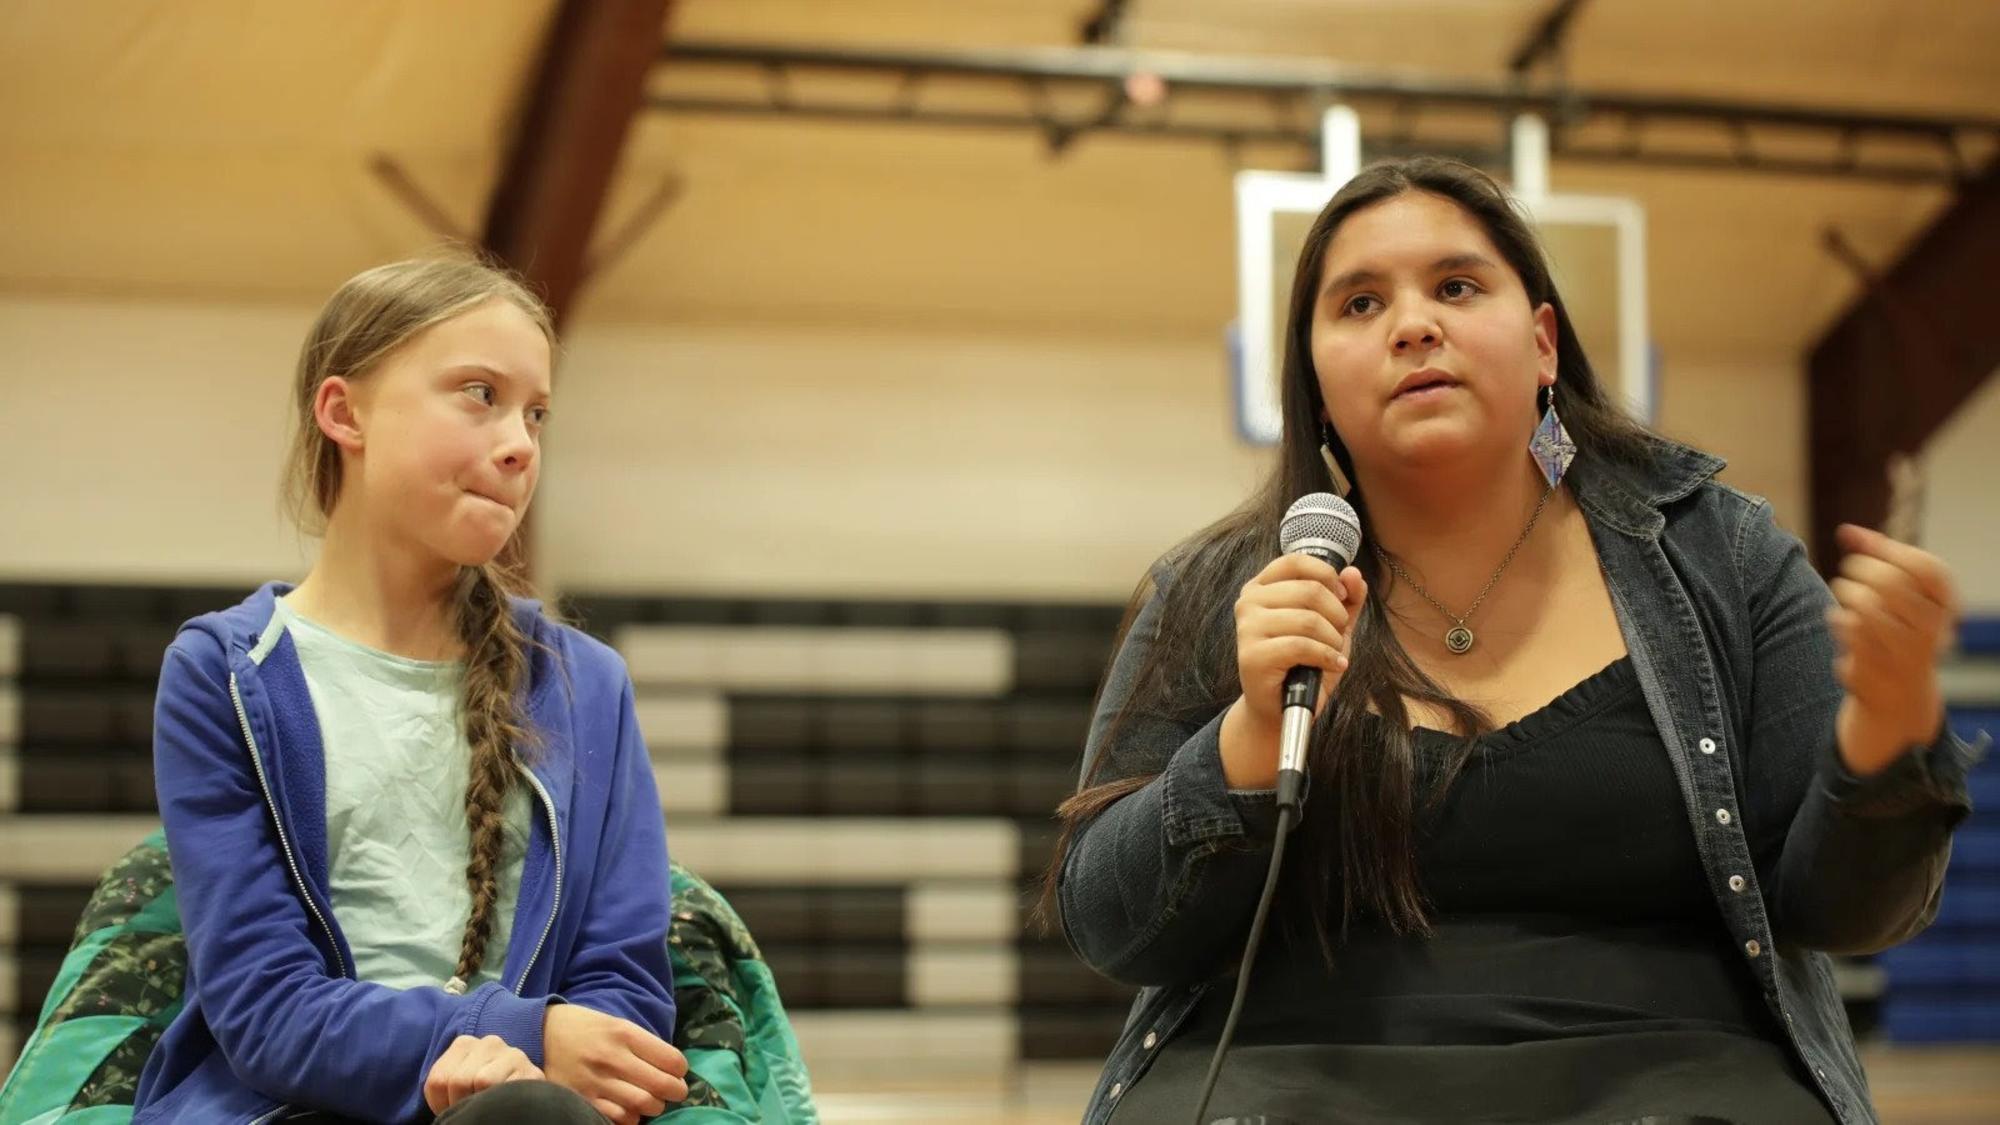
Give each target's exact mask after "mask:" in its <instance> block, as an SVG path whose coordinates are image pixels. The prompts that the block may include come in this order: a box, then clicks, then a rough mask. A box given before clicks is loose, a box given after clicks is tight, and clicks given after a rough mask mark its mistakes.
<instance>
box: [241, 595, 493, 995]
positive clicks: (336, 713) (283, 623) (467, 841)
mask: <svg viewBox="0 0 2000 1125" xmlns="http://www.w3.org/2000/svg"><path fill="white" fill-rule="evenodd" d="M270 627H271V628H272V629H278V628H283V629H285V630H286V631H288V632H289V633H290V634H291V638H292V644H293V646H294V647H295V648H296V649H297V650H298V654H299V664H300V666H301V668H303V669H304V671H305V678H306V687H307V688H308V689H309V690H310V692H311V695H312V701H313V711H314V712H315V713H316V715H317V716H318V718H319V729H320V741H321V744H322V746H323V747H324V750H325V756H326V842H327V860H328V866H329V868H330V874H331V877H332V883H333V913H334V916H335V917H336V918H338V919H339V921H340V928H341V930H342V931H343V932H344V933H345V934H346V936H347V941H348V944H349V946H351V947H352V949H353V951H354V972H355V975H356V976H357V977H358V978H360V979H361V980H365V981H373V982H375V983H377V984H384V985H388V986H389V987H391V988H398V989H402V988H416V987H419V986H422V985H433V986H439V987H441V986H443V985H444V984H445V983H446V982H447V981H449V980H450V979H451V977H452V970H453V969H454V968H456V967H457V964H458V947H459V941H460V938H461V937H462V936H463V934H464V932H465V920H466V917H467V916H468V915H469V914H470V913H471V910H472V895H471V892H470V891H469V890H468V889H467V888H466V885H465V864H466V859H467V853H468V852H469V851H470V848H471V837H470V834H469V833H468V831H467V830H466V827H465V785H466V780H467V773H468V769H469V765H470V761H471V756H472V749H471V746H470V745H469V744H468V743H467V742H466V740H465V732H464V729H463V728H462V727H461V725H460V724H459V721H458V692H459V679H460V677H461V675H462V674H463V665H461V664H459V663H457V662H451V661H427V660H411V659H408V658H406V657H401V656H396V655H393V654H391V653H387V652H383V651H381V650H379V649H373V648H369V647H367V646H365V645H359V644H356V643H354V642H353V641H349V640H347V639H345V638H343V637H340V636H338V635H336V634H334V633H332V632H330V631H328V630H327V629H326V628H325V627H324V626H322V625H318V624H316V623H314V622H312V621H309V620H307V619H306V618H304V617H301V616H299V614H298V613H297V612H296V611H295V610H293V609H292V607H291V606H290V605H288V604H287V603H286V600H285V599H284V598H279V599H278V601H277V612H276V613H275V614H274V615H273V616H272V619H271V626H270ZM529 802H530V797H529V795H528V792H527V786H526V783H525V781H522V782H520V783H519V784H516V785H514V786H512V787H511V788H510V789H509V790H508V795H507V800H506V804H505V806H504V808H503V812H504V819H505V820H506V844H505V847H504V848H503V850H502V853H501V863H500V872H499V891H500V897H499V901H498V903H497V904H496V909H495V911H494V916H493V932H492V937H491V938H490V939H489V940H488V942H487V945H486V960H485V962H484V963H483V964H482V965H481V966H480V970H479V973H478V974H477V975H476V976H475V977H474V978H473V979H472V980H470V981H468V982H466V983H467V988H468V990H469V989H471V988H475V987H477V986H479V985H480V984H482V983H484V982H486V981H490V980H498V979H499V978H500V969H501V967H502V965H504V964H505V961H506V956H507V941H508V938H509V936H510V934H511V933H512V931H513V928H514V907H515V904H516V902H517V901H519V896H520V890H521V867H522V863H523V861H524V859H525V858H526V856H527V845H528V825H529V817H530V816H531V815H532V810H531V809H530V808H529Z"/></svg>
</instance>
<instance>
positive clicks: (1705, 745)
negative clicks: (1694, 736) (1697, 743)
mask: <svg viewBox="0 0 2000 1125" xmlns="http://www.w3.org/2000/svg"><path fill="white" fill-rule="evenodd" d="M1701 752H1702V753H1704V754H1713V753H1715V740H1714V739H1713V738H1704V739H1702V740H1701Z"/></svg>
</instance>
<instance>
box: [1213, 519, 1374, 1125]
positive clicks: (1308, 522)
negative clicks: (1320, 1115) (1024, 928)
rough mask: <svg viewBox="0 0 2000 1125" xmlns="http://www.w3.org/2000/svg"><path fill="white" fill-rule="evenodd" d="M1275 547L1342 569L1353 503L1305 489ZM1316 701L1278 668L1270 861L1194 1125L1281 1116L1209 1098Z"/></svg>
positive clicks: (1308, 671) (1232, 1034)
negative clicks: (1241, 1111)
mask: <svg viewBox="0 0 2000 1125" xmlns="http://www.w3.org/2000/svg"><path fill="white" fill-rule="evenodd" d="M1278 546H1279V547H1280V548H1282V549H1283V551H1284V553H1285V554H1288V555H1290V554H1305V555H1311V556H1312V557H1314V558H1316V559H1318V560H1320V561H1321V562H1323V563H1326V564H1327V565H1328V566H1331V567H1332V568H1333V569H1335V570H1343V569H1345V568H1346V567H1347V565H1348V564H1349V563H1351V562H1353V561H1354V556H1355V554H1356V553H1357V552H1359V551H1360V550H1361V517H1359V516H1357V515H1355V514H1354V505H1352V504H1349V503H1348V502H1347V501H1345V500H1342V499H1341V498H1340V497H1338V496H1335V495H1334V494H1333V493H1331V492H1313V493H1308V494H1307V495H1304V496H1301V497H1299V498H1298V499H1297V500H1294V501H1293V502H1292V506H1291V507H1290V508H1289V509H1287V510H1286V512H1285V519H1284V522H1282V523H1280V524H1279V525H1278ZM1317 702H1319V669H1317V668H1311V667H1306V666H1303V665H1301V666H1300V667H1297V668H1294V669H1292V670H1291V671H1289V672H1287V673H1285V694H1284V714H1283V718H1282V720H1281V721H1280V723H1279V725H1278V828H1277V831H1276V832H1275V833H1274V834H1273V836H1272V840H1271V861H1270V863H1269V864H1268V865H1266V867H1265V868H1264V890H1263V893H1262V894H1260V895H1259V896H1258V898H1257V912H1256V913H1255V914H1253V915H1251V917H1250V934H1249V937H1248V938H1247V939H1246V940H1245V941H1244V943H1243V960H1242V961H1241V962H1239V963H1238V964H1237V967H1236V995H1235V996H1234V997H1232V998H1231V999H1230V1001H1229V1015H1228V1017H1227V1018H1226V1019H1224V1020H1223V1021H1222V1037H1221V1038H1220V1039H1218V1040H1216V1043H1215V1054H1214V1055H1212V1056H1210V1058H1209V1060H1208V1074H1207V1076H1206V1077H1204V1078H1203V1079H1202V1080H1201V1095H1200V1098H1199V1100H1197V1101H1196V1102H1195V1104H1194V1120H1195V1125H1227V1123H1233V1122H1243V1123H1251V1122H1258V1123H1261V1122H1272V1123H1273V1125H1276V1123H1277V1122H1279V1121H1281V1120H1282V1119H1280V1118H1273V1117H1261V1116H1251V1117H1240V1116H1239V1117H1228V1118H1224V1119H1223V1120H1222V1121H1218V1122H1210V1121H1209V1120H1208V1100H1209V1097H1210V1096H1211V1095H1213V1094H1214V1093H1215V1080H1216V1079H1217V1078H1219V1077H1221V1075H1222V1062H1223V1060H1224V1059H1226V1058H1228V1057H1229V1044H1230V1043H1231V1041H1233V1040H1234V1039H1235V1038H1236V1021H1237V1020H1239V1019H1241V1018H1242V1016H1243V999H1244V997H1246V996H1248V995H1249V994H1250V969H1251V966H1253V965H1255V964H1256V963H1257V947H1258V946H1259V945H1260V944H1262V942H1263V940H1264V923H1265V921H1266V920H1268V919H1269V918H1270V916H1271V899H1272V897H1273V896H1274V895H1276V893H1277V890H1278V872H1279V871H1280V870H1282V869H1283V868H1284V864H1285V837H1286V836H1287V835H1289V834H1290V833H1291V831H1292V828H1293V827H1294V826H1295V825H1297V824H1298V822H1299V811H1300V810H1299V803H1300V802H1301V801H1302V800H1303V799H1304V797H1305V788H1306V735H1307V734H1308V733H1309V732H1310V731H1311V730H1312V719H1313V704H1315V703H1317Z"/></svg>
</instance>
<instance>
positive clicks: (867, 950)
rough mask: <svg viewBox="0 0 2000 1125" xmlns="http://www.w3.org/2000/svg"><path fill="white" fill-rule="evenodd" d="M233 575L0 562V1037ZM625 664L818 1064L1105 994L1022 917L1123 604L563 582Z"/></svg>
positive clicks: (993, 1033)
mask: <svg viewBox="0 0 2000 1125" xmlns="http://www.w3.org/2000/svg"><path fill="white" fill-rule="evenodd" d="M241 596H242V591H237V590H217V589H193V588H186V589H176V588H121V587H84V586H29V585H12V586H9V585H4V584H0V1017H4V1019H5V1021H6V1023H5V1030H0V1059H4V1060H5V1061H6V1062H7V1063H11V1060H12V1059H13V1057H14V1054H15V1052H16V1050H17V1048H18V1043H19V1040H20V1038H21V1037H22V1036H24V1035H25V1034H26V1033H27V1031H28V1029H29V1028H31V1027H32V1025H33V1022H34V1018H35V1014H36V1013H37V1011H38V1010H39V1007H40V1004H41V1000H42V997H43V996H44V995H45V994H46V992H47V990H48V987H49V984H50V982H51V981H52V980H53V979H54V976H55V972H56V968H57V965H58V963H59V962H60V960H61V957H62V953H63V951H64V950H65V949H66V948H67V946H68V944H69V942H70V940H71V938H72V936H73V934H72V929H73V927H74V925H75V921H76V918H77V916H78V914H79V912H80V910H81V908H82V905H83V902H84V900H85V898H86V897H87V895H88V893H89V889H90V887H91V885H92V884H93V883H94V881H95V879H96V878H97V876H98V874H99V873H100V872H101V871H102V870H103V868H104V867H105V866H107V865H108V864H109V863H110V862H111V860H112V859H114V858H115V857H116V856H117V855H118V854H120V853H121V852H122V851H123V850H124V849H125V848H126V847H128V846H130V844H132V843H133V842H135V841H137V840H138V839H139V838H140V837H141V836H143V835H144V834H145V833H146V832H148V831H150V830H151V828H152V827H153V826H154V824H155V823H156V814H155V807H154V799H153V790H152V778H151V768H150V767H151V758H150V753H151V748H150V739H151V726H152V695H153V689H154V683H155V680H156V678H157V676H158V673H159V663H160V655H161V652H162V651H163V650H164V648H165V646H166V644H167V643H168V641H169V640H170V639H171V637H172V634H173V631H174V629H175V627H176V626H177V625H178V624H179V623H180V622H181V621H183V620H185V619H187V618H188V617H191V616H194V615H195V614H198V613H201V612H205V611H207V610H210V609H214V608H219V607H222V606H226V605H229V604H232V603H233V602H235V601H236V600H238V599H239V598H240V597H241ZM566 605H567V610H568V612H569V613H570V615H571V616H572V618H573V619H574V620H576V621H577V623H578V624H580V625H582V626H584V627H586V628H588V629H589V630H590V631H592V632H593V633H595V634H597V635H599V636H601V637H603V638H605V639H606V640H608V641H610V642H611V643H613V644H614V645H616V646H617V647H618V648H619V650H620V651H621V652H622V653H623V654H624V656H625V657H626V660H627V663H628V665H629V666H630V668H631V671H632V675H633V680H634V682H635V684H636V685H637V689H638V697H637V699H638V715H639V722H640V727H641V730H642V732H643V733H644V735H645V737H646V741H647V745H648V747H649V749H650V750H651V752H652V754H653V756H654V760H655V764H656V771H657V776H658V778H659V782H660V790H661V794H662V803H663V804H664V806H665V809H666V815H667V818H668V825H669V842H670V844H671V846H672V848H673V849H674V854H675V857H676V858H678V859H680V860H682V861H683V862H685V863H687V864H688V865H689V866H691V867H692V868H694V869H695V870H696V871H699V872H701V873H702V874H703V875H704V876H706V877H707V878H708V879H709V880H711V881H712V882H714V883H715V884H716V885H717V886H718V888H720V889H721V890H722V891H723V893H724V894H726V895H727V896H729V898H730V899H731V901H732V902H733V903H734V904H735V905H736V906H737V908H738V909H739V911H740V912H741V913H742V914H743V916H744V918H745V920H746V921H747V922H748V923H749V925H750V927H751V930H752V932H753V933H755V934H756V935H757V937H758V940H759V942H760V943H761V944H762V946H763V948H764V951H765V953H766V955H767V956H768V958H769V960H770V962H771V965H772V969H773V972H774V973H775V974H776V976H777V978H778V981H779V983H780V986H781V988H782V989H783V992H784V995H785V999H786V1003H787V1005H788V1006H789V1007H790V1009H791V1011H792V1012H793V1015H794V1017H795V1022H796V1024H797V1027H798V1032H799V1036H800V1039H801V1042H802V1044H803V1045H804V1047H805V1050H806V1052H807V1055H808V1058H809V1059H810V1060H811V1061H812V1062H813V1063H814V1065H816V1066H819V1067H822V1068H829V1069H835V1070H839V1071H841V1072H843V1073H848V1074H857V1073H865V1072H866V1071H867V1070H869V1069H870V1068H878V1069H879V1068H882V1067H885V1066H888V1067H894V1066H898V1065H904V1066H907V1065H908V1064H910V1063H911V1062H913V1061H922V1062H923V1063H924V1064H925V1066H926V1069H927V1071H928V1072H929V1073H933V1074H936V1073H950V1072H962V1073H965V1074H967V1075H968V1076H974V1075H996V1076H997V1075H1004V1074H1005V1073H1006V1072H1007V1071H1008V1069H1009V1068H1011V1067H1013V1066H1014V1065H1015V1064H1016V1063H1017V1062H1019V1061H1021V1060H1023V1059H1028V1058H1089V1057H1092V1056H1098V1055H1102V1054H1103V1053H1104V1052H1105V1051H1107V1050H1108V1049H1109V1046H1110V1043H1111V1040H1112V1039H1113V1037H1114V1036H1115V1034H1116V1032H1117V1029H1118V1027H1119V1025H1120V1023H1121V1021H1122V1018H1123V1014H1124V1009H1125V1006H1126V1004H1127V1002H1128V1000H1129V992H1127V990H1124V989H1122V988H1120V987H1118V986H1116V985H1113V984H1110V983H1109V982H1106V981H1103V980H1102V979H1100V978H1098V977H1096V976H1094V975H1093V974H1092V973H1090V972H1089V971H1088V970H1087V969H1085V968H1084V967H1083V966H1082V965H1080V964H1079V963H1078V962H1077V961H1076V960H1075V959H1074V958H1073V957H1071V956H1070V954H1069V953H1068V951H1067V950H1066V949H1065V948H1064V947H1063V945H1062V943H1061V941H1060V939H1051V938H1044V937H1040V936H1037V935H1032V934H1030V933H1029V932H1028V927H1027V925H1026V912H1027V906H1028V903H1029V901H1030V884H1031V882H1032V880H1033V878H1034V877H1035V875H1036V874H1037V873H1038V872H1039V871H1040V870H1041V868H1042V866H1043V864H1044V863H1045V862H1046V859H1047V856H1048V852H1049V848H1050V846H1051V842H1052V840H1053V821H1052V818H1051V810H1053V808H1054V807H1055V805H1056V804H1057V802H1059V801H1060V800H1062V798H1063V797H1064V796H1066V795H1067V794H1068V793H1069V792H1070V791H1071V789H1072V788H1073V786H1074V784H1075V777H1076V774H1075V770H1076V765H1077V760H1078V756H1079V753H1080V749H1081V747H1082V744H1083V738H1084V731H1085V729H1086V726H1087V724H1088V720H1089V713H1090V703H1091V696H1092V694H1093V692H1094V691H1095V688H1096V681H1097V677H1098V676H1099V675H1100V674H1101V672H1102V670H1103V667H1104V662H1105V660H1106V658H1107V657H1108V655H1109V650H1110V642H1111V639H1112V635H1113V633H1114V632H1115V630H1116V627H1117V623H1118V619H1119V615H1120V613H1121V610H1122V607H1120V606H1115V605H1111V606H1062V605H1002V604H982V605H975V604H964V603H915V602H894V603H891V602H805V601H769V600H757V601H751V600H723V599H681V598H651V597H624V596H602V595H588V594H585V595H578V596H575V597H573V598H571V599H569V601H568V602H567V603H566Z"/></svg>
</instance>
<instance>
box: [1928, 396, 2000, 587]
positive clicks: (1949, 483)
mask: <svg viewBox="0 0 2000 1125" xmlns="http://www.w3.org/2000/svg"><path fill="white" fill-rule="evenodd" d="M1923 464H1924V471H1925V475H1926V480H1927V485H1926V488H1925V493H1926V495H1925V498H1924V499H1925V505H1924V531H1923V545H1924V546H1925V547H1926V548H1927V549H1929V550H1931V551H1934V552H1936V553H1937V554H1938V555H1939V556H1940V557H1942V558H1943V559H1944V560H1945V561H1946V562H1948V563H1950V564H1951V566H1952V572H1953V575H1954V577H1956V578H1957V579H1958V588H1959V595H1960V597H1961V598H1962V599H1963V600H1964V603H1965V609H1966V612H1967V613H1981V614H1986V615H1989V616H1992V615H2000V503H1995V501H1994V492H1993V487H1994V482H1995V481H2000V372H1996V373H1995V374H1993V375H1989V376H1987V378H1986V384H1985V386H1984V387H1982V388H1981V389H1980V391H1979V393H1978V394H1977V395H1975V396H1973V399H1972V401H1971V402H1968V403H1966V404H1965V405H1964V406H1962V407H1960V408H1959V411H1958V413H1957V414H1955V415H1953V416H1952V419H1951V421H1950V422H1948V423H1946V425H1945V427H1944V429H1942V430H1940V431H1939V432H1938V434H1937V435H1936V436H1935V437H1933V438H1932V439H1931V443H1930V445H1929V446H1927V447H1926V448H1925V450H1924V456H1923Z"/></svg>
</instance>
